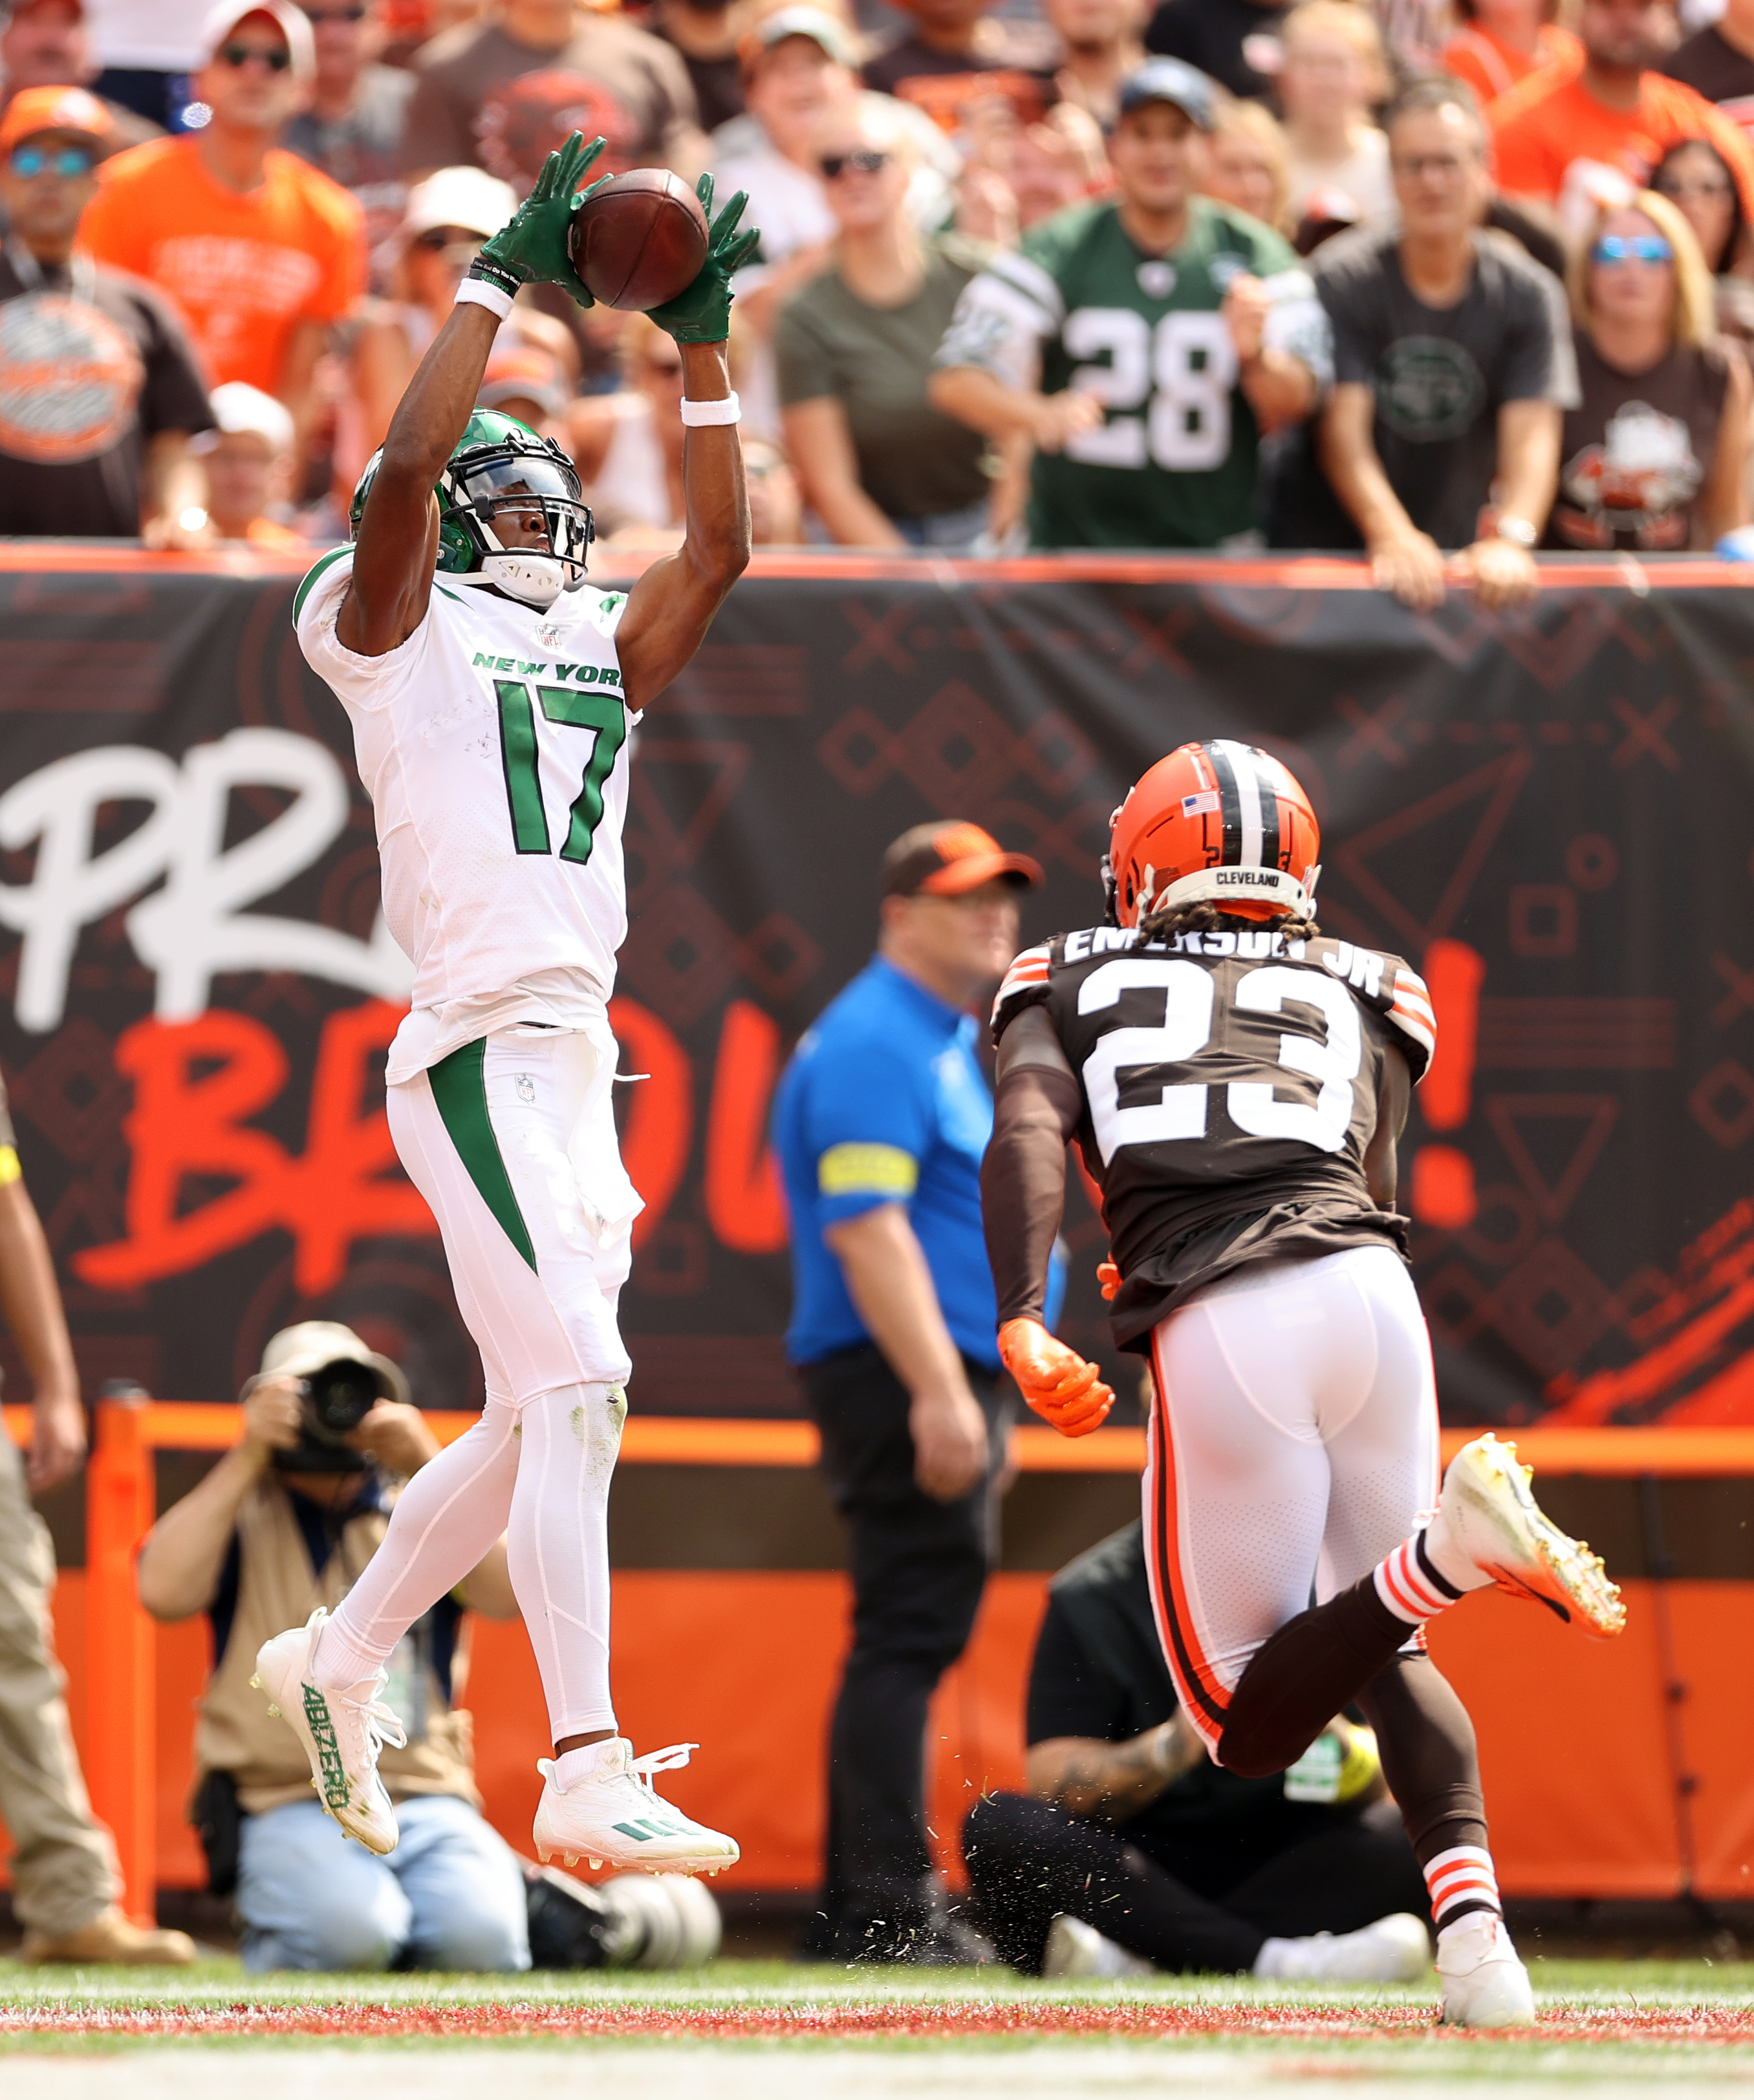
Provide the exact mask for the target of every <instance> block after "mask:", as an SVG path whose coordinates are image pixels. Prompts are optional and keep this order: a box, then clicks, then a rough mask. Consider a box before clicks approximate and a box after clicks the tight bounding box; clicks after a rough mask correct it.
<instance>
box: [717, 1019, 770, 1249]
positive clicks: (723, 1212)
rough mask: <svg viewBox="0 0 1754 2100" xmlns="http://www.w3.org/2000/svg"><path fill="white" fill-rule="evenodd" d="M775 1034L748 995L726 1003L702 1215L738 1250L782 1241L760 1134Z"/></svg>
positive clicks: (766, 1145)
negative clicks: (705, 1199)
mask: <svg viewBox="0 0 1754 2100" xmlns="http://www.w3.org/2000/svg"><path fill="white" fill-rule="evenodd" d="M779 1041H780V1038H779V1024H778V1022H777V1021H773V1019H771V1018H770V1017H769V1016H768V1015H767V1014H765V1013H764V1012H762V1011H761V1009H760V1007H759V1006H755V1005H752V1004H751V1003H750V1001H749V1000H747V999H733V1000H732V1001H731V1003H730V1004H729V1006H728V1007H726V1008H725V1021H724V1025H723V1026H722V1027H721V1029H720V1030H719V1059H718V1063H717V1065H716V1066H715V1068H714V1070H713V1074H712V1107H711V1108H710V1109H709V1110H708V1111H707V1186H706V1197H707V1224H709V1225H711V1226H712V1230H713V1233H714V1236H715V1237H716V1238H717V1239H718V1240H719V1241H720V1242H721V1243H722V1244H723V1245H725V1246H728V1247H730V1248H731V1249H733V1250H734V1251H735V1252H736V1253H738V1254H774V1253H777V1252H778V1250H779V1249H780V1248H781V1247H782V1246H785V1244H786V1199H785V1197H784V1195H783V1193H782V1190H781V1187H780V1178H779V1167H778V1162H776V1160H775V1159H774V1157H773V1147H772V1146H771V1145H769V1143H768V1141H767V1119H768V1105H769V1102H770V1101H772V1100H773V1082H774V1080H775V1079H776V1078H777V1077H778V1074H779Z"/></svg>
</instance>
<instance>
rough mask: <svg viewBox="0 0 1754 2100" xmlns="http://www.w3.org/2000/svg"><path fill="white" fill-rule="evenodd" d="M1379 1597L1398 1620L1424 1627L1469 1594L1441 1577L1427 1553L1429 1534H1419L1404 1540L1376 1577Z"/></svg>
mask: <svg viewBox="0 0 1754 2100" xmlns="http://www.w3.org/2000/svg"><path fill="white" fill-rule="evenodd" d="M1373 1581H1374V1582H1375V1584H1376V1588H1377V1596H1378V1597H1380V1598H1381V1599H1382V1602H1383V1604H1385V1605H1386V1606H1387V1608H1388V1609H1389V1610H1390V1611H1391V1612H1393V1613H1394V1614H1395V1617H1396V1618H1398V1619H1404V1620H1405V1621H1406V1622H1407V1624H1408V1626H1423V1625H1424V1624H1425V1622H1426V1620H1427V1619H1434V1618H1435V1617H1437V1615H1438V1613H1439V1612H1443V1611H1448V1608H1449V1607H1450V1606H1451V1605H1452V1604H1454V1603H1455V1602H1456V1600H1457V1599H1458V1598H1459V1597H1461V1596H1464V1595H1465V1594H1466V1592H1465V1591H1464V1590H1458V1589H1457V1587H1456V1586H1455V1584H1454V1583H1453V1582H1448V1581H1446V1580H1445V1578H1444V1577H1443V1576H1441V1575H1439V1573H1438V1572H1437V1568H1436V1567H1435V1566H1434V1564H1433V1562H1432V1559H1431V1556H1430V1554H1429V1553H1428V1552H1427V1551H1426V1542H1425V1533H1423V1532H1422V1531H1416V1532H1415V1533H1413V1535H1412V1537H1411V1538H1408V1539H1404V1540H1403V1541H1402V1542H1401V1543H1400V1544H1399V1546H1396V1547H1395V1551H1393V1552H1392V1553H1391V1554H1390V1555H1389V1557H1388V1559H1387V1560H1384V1561H1382V1562H1381V1563H1380V1564H1378V1566H1377V1571H1376V1573H1375V1576H1374V1577H1373Z"/></svg>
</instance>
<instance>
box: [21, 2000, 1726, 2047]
mask: <svg viewBox="0 0 1754 2100" xmlns="http://www.w3.org/2000/svg"><path fill="white" fill-rule="evenodd" d="M7 2035H64V2036H74V2035H90V2036H103V2037H105V2038H132V2037H134V2036H139V2037H142V2038H145V2037H152V2036H163V2037H165V2038H166V2039H170V2040H195V2039H201V2038H205V2037H207V2036H260V2037H261V2038H262V2040H283V2039H289V2038H294V2037H306V2036H309V2037H315V2038H324V2039H334V2038H337V2037H338V2038H341V2039H344V2040H403V2041H406V2040H447V2041H500V2040H509V2039H514V2038H522V2037H527V2038H529V2039H531V2040H544V2039H547V2040H580V2041H586V2040H588V2041H629V2040H688V2041H737V2040H747V2041H775V2040H799V2041H836V2042H845V2041H857V2040H872V2041H888V2040H916V2041H956V2040H980V2039H981V2038H983V2037H987V2036H991V2037H995V2038H998V2037H1007V2036H1011V2037H1019V2038H1022V2037H1030V2038H1034V2039H1038V2040H1055V2039H1060V2038H1064V2039H1068V2040H1070V2039H1083V2040H1089V2039H1100V2040H1124V2041H1159V2040H1161V2041H1172V2040H1177V2039H1180V2038H1186V2039H1195V2038H1198V2039H1202V2040H1224V2039H1227V2038H1231V2039H1236V2040H1249V2039H1254V2040H1261V2039H1277V2040H1304V2041H1317V2040H1342V2041H1361V2040H1371V2039H1373V2038H1380V2039H1382V2040H1417V2039H1420V2038H1421V2037H1422V2038H1427V2039H1429V2038H1432V2037H1434V2036H1436V2037H1440V2038H1442V2039H1443V2040H1447V2041H1456V2042H1461V2043H1465V2042H1473V2041H1483V2040H1487V2041H1489V2040H1504V2039H1505V2036H1504V2035H1503V2034H1502V2033H1500V2034H1498V2035H1496V2036H1495V2035H1492V2034H1479V2035H1470V2034H1462V2033H1458V2032H1456V2031H1455V2030H1453V2029H1440V2028H1438V2027H1436V2026H1435V2025H1434V2018H1433V2014H1432V2013H1431V2012H1430V2010H1427V2009H1426V2008H1425V2007H1423V2006H1417V2005H1405V2006H1382V2007H1377V2008H1371V2007H1368V2006H1351V2005H1089V2004H1083V2005H1042V2004H1032V2003H1029V2002H1016V2001H1009V2002H1003V2001H1002V2002H996V2003H995V2002H992V2001H988V2002H985V2003H982V2002H981V2001H978V2000H972V2001H967V2002H965V2003H960V2004H954V2005H911V2006H910V2005H896V2004H884V2005H846V2004H827V2005H747V2006H728V2005H701V2006H690V2005H625V2004H624V2005H617V2004H615V2003H614V2002H613V2001H610V2002H606V2003H604V2004H602V2005H578V2004H569V2005H552V2004H544V2003H541V2002H533V2001H522V2002H520V2001H517V2000H508V2001H505V2002H504V2003H501V2004H475V2005H369V2004H359V2005H250V2004H249V2003H247V2002H245V2001H239V2002H238V2003H236V2004H233V2005H183V2006H178V2005H163V2006H153V2007H152V2008H150V2009H142V2008H139V2007H134V2006H114V2007H109V2006H90V2007H70V2006H64V2005H53V2006H42V2007H32V2008H25V2007H15V2008H12V2009H10V2010H4V2011H0V2037H3V2036H7ZM1514 2038H1515V2039H1517V2040H1528V2041H1538V2042H1647V2043H1649V2042H1707V2043H1715V2044H1718V2045H1725V2044H1728V2045H1739V2046H1741V2047H1743V2048H1747V2047H1750V2046H1754V2007H1742V2006H1724V2005H1664V2006H1652V2007H1650V2008H1649V2009H1644V2008H1636V2007H1628V2008H1622V2007H1620V2006H1566V2005H1560V2006H1555V2007H1553V2008H1552V2009H1550V2010H1548V2011H1547V2012H1545V2013H1543V2014H1541V2016H1540V2021H1539V2023H1537V2025H1536V2027H1533V2028H1524V2029H1520V2030H1518V2031H1517V2033H1516V2036H1515V2037H1514Z"/></svg>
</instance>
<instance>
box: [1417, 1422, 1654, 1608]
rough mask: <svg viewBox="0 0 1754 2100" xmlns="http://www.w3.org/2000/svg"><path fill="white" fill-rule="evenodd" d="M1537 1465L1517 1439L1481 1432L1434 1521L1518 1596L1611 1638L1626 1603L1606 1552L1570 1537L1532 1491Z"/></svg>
mask: <svg viewBox="0 0 1754 2100" xmlns="http://www.w3.org/2000/svg"><path fill="white" fill-rule="evenodd" d="M1534 1477H1535V1476H1534V1472H1533V1470H1532V1469H1531V1467H1527V1466H1523V1465H1519V1464H1518V1461H1517V1449H1516V1446H1515V1445H1514V1444H1505V1443H1501V1441H1500V1440H1499V1439H1498V1438H1497V1437H1496V1436H1490V1435H1488V1436H1476V1437H1475V1438H1474V1441H1473V1442H1472V1443H1471V1444H1465V1445H1463V1446H1462V1448H1461V1450H1459V1451H1458V1452H1457V1454H1456V1455H1455V1457H1454V1458H1452V1460H1451V1461H1450V1463H1449V1470H1448V1471H1447V1472H1446V1473H1445V1474H1444V1476H1443V1495H1442V1497H1441V1498H1440V1499H1439V1503H1438V1513H1437V1516H1436V1518H1435V1519H1434V1522H1435V1523H1436V1524H1441V1525H1442V1526H1443V1529H1444V1530H1445V1532H1446V1533H1448V1537H1449V1540H1450V1542H1451V1543H1452V1545H1453V1546H1454V1547H1455V1549H1456V1551H1457V1552H1458V1553H1460V1554H1461V1555H1462V1556H1463V1557H1464V1558H1465V1559H1466V1560H1471V1561H1472V1562H1473V1563H1474V1566H1475V1567H1476V1568H1479V1570H1480V1572H1481V1573H1482V1574H1483V1575H1489V1576H1491V1577H1492V1580H1493V1582H1496V1584H1497V1585H1498V1586H1499V1588H1500V1589H1501V1590H1509V1592H1510V1593H1511V1595H1513V1596H1518V1597H1532V1598H1534V1599H1536V1602H1538V1603H1540V1604H1545V1605H1546V1606H1547V1607H1548V1608H1549V1610H1551V1611H1553V1612H1557V1613H1558V1616H1559V1617H1561V1618H1562V1619H1563V1620H1564V1621H1566V1622H1567V1625H1571V1626H1578V1627H1580V1629H1581V1630H1583V1631H1584V1632H1585V1633H1589V1634H1593V1635H1596V1636H1597V1637H1598V1639H1607V1638H1608V1637H1609V1636H1610V1635H1614V1634H1617V1633H1619V1632H1620V1629H1621V1628H1622V1627H1623V1626H1624V1625H1625V1624H1626V1607H1625V1605H1624V1604H1623V1603H1622V1602H1621V1599H1620V1591H1619V1590H1618V1589H1617V1588H1616V1587H1615V1585H1614V1584H1613V1583H1612V1582H1610V1581H1609V1579H1608V1574H1607V1570H1606V1568H1604V1567H1603V1566H1602V1560H1601V1557H1600V1555H1597V1554H1594V1553H1592V1552H1591V1551H1590V1550H1589V1547H1588V1546H1586V1545H1585V1544H1584V1542H1583V1541H1582V1540H1581V1539H1576V1538H1568V1537H1567V1536H1566V1534H1565V1533H1563V1532H1562V1531H1561V1530H1560V1529H1559V1527H1558V1524H1554V1523H1553V1520H1551V1519H1550V1518H1549V1517H1548V1516H1547V1515H1545V1513H1544V1512H1543V1511H1542V1510H1541V1507H1540V1504H1539V1503H1538V1502H1536V1499H1535V1498H1534V1496H1533V1495H1532V1494H1531V1493H1530V1491H1529V1483H1530V1481H1531V1480H1533V1479H1534Z"/></svg>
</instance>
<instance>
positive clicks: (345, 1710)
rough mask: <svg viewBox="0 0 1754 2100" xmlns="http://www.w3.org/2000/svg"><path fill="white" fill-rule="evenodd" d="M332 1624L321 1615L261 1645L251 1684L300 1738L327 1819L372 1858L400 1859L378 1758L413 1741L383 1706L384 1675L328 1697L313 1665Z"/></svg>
mask: <svg viewBox="0 0 1754 2100" xmlns="http://www.w3.org/2000/svg"><path fill="white" fill-rule="evenodd" d="M327 1617H328V1612H324V1611H322V1610H318V1611H315V1612H312V1613H311V1617H310V1619H309V1621H307V1622H306V1624H305V1625H303V1626H293V1628H291V1629H290V1630H289V1631H288V1632H286V1633H284V1634H276V1635H275V1637H274V1639H272V1640H271V1641H265V1642H263V1643H262V1646H261V1648H258V1650H257V1652H256V1674H255V1675H254V1676H253V1678H251V1679H250V1680H249V1681H250V1683H251V1684H252V1686H253V1687H254V1688H255V1689H256V1690H257V1691H258V1692H261V1693H262V1695H263V1696H264V1697H265V1698H266V1699H267V1702H268V1711H269V1712H270V1713H271V1714H274V1715H275V1717H276V1718H278V1719H280V1720H282V1721H284V1723H286V1725H287V1727H289V1728H290V1729H291V1730H292V1732H293V1734H294V1735H295V1736H297V1738H298V1740H299V1742H300V1744H301V1745H302V1747H303V1749H304V1753H305V1755H306V1757H307V1758H309V1759H310V1760H311V1785H312V1787H313V1788H315V1790H316V1797H317V1799H318V1800H319V1801H320V1802H322V1804H323V1807H324V1812H325V1813H326V1814H328V1815H333V1817H334V1819H335V1820H336V1821H337V1823H338V1824H340V1825H341V1827H342V1829H343V1830H345V1831H346V1833H347V1835H348V1836H349V1837H350V1838H358V1839H359V1842H360V1843H361V1844H362V1845H363V1846H364V1847H365V1849H366V1850H367V1851H368V1852H377V1853H378V1854H380V1855H381V1854H383V1853H386V1852H394V1851H395V1849H396V1840H397V1838H399V1836H400V1834H401V1833H400V1832H399V1830H398V1829H397V1827H396V1811H395V1810H394V1808H393V1807H391V1806H390V1796H389V1795H388V1794H387V1793H386V1792H385V1791H384V1782H383V1781H382V1780H381V1779H380V1778H379V1777H378V1775H377V1757H378V1753H379V1751H380V1750H381V1749H383V1747H384V1745H386V1743H387V1744H390V1745H393V1746H394V1748H395V1749H401V1748H402V1747H403V1745H404V1744H405V1743H406V1742H407V1741H408V1736H406V1734H405V1733H404V1732H403V1727H402V1723H401V1722H400V1721H399V1719H398V1718H396V1716H395V1715H394V1714H393V1713H392V1712H391V1711H390V1709H389V1708H388V1707H387V1706H385V1705H381V1704H380V1703H379V1701H378V1697H377V1695H378V1693H379V1692H381V1691H382V1689H383V1688H384V1685H385V1683H386V1678H385V1674H384V1672H383V1671H382V1670H379V1672H378V1673H377V1676H376V1677H375V1678H372V1679H368V1680H367V1682H366V1683H365V1684H364V1685H363V1686H361V1685H355V1686H353V1687H350V1689H349V1690H348V1691H346V1692H324V1691H323V1690H321V1689H320V1687H318V1686H316V1685H315V1684H313V1683H311V1656H312V1655H313V1653H314V1652H315V1648H316V1644H317V1636H318V1635H320V1633H321V1632H322V1630H323V1622H324V1620H325V1619H326V1618H327ZM361 1691H364V1693H365V1695H366V1696H364V1698H361V1697H359V1696H358V1694H359V1692H361Z"/></svg>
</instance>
